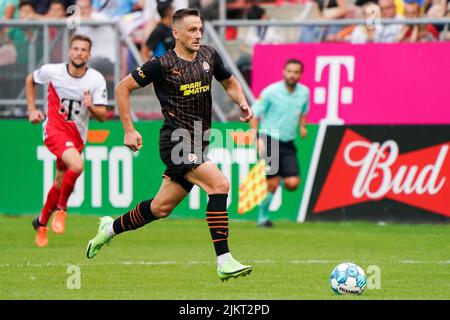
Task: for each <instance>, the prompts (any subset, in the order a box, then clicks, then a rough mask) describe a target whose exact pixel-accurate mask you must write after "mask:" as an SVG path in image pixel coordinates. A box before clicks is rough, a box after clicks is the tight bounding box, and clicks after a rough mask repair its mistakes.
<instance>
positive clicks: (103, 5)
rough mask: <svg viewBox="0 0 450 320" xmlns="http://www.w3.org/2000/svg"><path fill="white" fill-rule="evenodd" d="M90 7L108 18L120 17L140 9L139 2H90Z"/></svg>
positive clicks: (115, 0)
mask: <svg viewBox="0 0 450 320" xmlns="http://www.w3.org/2000/svg"><path fill="white" fill-rule="evenodd" d="M92 6H93V7H94V9H95V10H96V11H99V12H102V13H104V14H106V15H107V16H108V17H110V18H114V17H121V16H124V15H126V14H128V13H131V12H133V11H135V10H138V9H140V6H139V0H108V1H105V0H92Z"/></svg>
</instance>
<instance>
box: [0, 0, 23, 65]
mask: <svg viewBox="0 0 450 320" xmlns="http://www.w3.org/2000/svg"><path fill="white" fill-rule="evenodd" d="M18 16H19V0H1V1H0V20H10V19H14V18H17V17H18ZM13 33H14V28H0V65H7V64H14V63H15V62H16V58H17V50H16V47H15V46H14V44H13V43H12V42H11V40H12V36H13Z"/></svg>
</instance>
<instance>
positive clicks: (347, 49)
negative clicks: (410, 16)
mask: <svg viewBox="0 0 450 320" xmlns="http://www.w3.org/2000/svg"><path fill="white" fill-rule="evenodd" d="M446 57H450V42H446V43H418V44H409V43H405V44H367V45H351V44H289V45H257V46H256V47H255V52H254V59H253V71H252V72H253V73H252V79H253V80H252V89H253V93H254V95H255V97H258V96H259V94H260V92H261V91H262V89H264V87H266V86H267V85H269V84H270V83H273V82H275V81H278V80H281V79H282V70H283V67H284V63H285V62H286V60H288V59H290V58H296V59H300V60H302V61H303V62H304V64H305V70H304V74H303V78H302V80H301V82H302V83H303V84H305V85H307V86H308V87H309V88H310V94H311V105H310V112H309V115H308V121H309V123H318V122H320V121H322V122H325V123H328V124H344V123H345V124H447V123H450V112H449V111H448V110H449V108H450V99H449V97H448V84H449V83H450V72H448V70H450V59H447V58H446ZM268 61H270V68H268V67H267V62H268Z"/></svg>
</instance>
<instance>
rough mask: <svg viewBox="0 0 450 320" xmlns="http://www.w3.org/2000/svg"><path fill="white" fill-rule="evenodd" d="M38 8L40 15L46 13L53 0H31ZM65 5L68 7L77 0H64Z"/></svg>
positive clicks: (37, 11)
mask: <svg viewBox="0 0 450 320" xmlns="http://www.w3.org/2000/svg"><path fill="white" fill-rule="evenodd" d="M30 2H32V3H33V4H34V6H35V8H36V13H37V14H39V15H46V14H47V13H48V11H49V10H50V6H51V4H52V2H53V1H52V0H31V1H30ZM62 2H63V3H64V7H65V8H68V7H69V6H71V5H73V4H75V0H63V1H62Z"/></svg>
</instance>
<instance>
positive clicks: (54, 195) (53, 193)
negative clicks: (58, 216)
mask: <svg viewBox="0 0 450 320" xmlns="http://www.w3.org/2000/svg"><path fill="white" fill-rule="evenodd" d="M60 193H61V189H58V188H57V187H56V186H55V185H54V184H53V186H52V187H51V189H50V191H49V192H48V194H47V200H46V201H45V204H44V207H43V208H42V210H41V214H40V216H39V223H40V224H42V225H47V223H48V220H49V219H50V216H51V215H52V212H53V210H55V209H56V203H57V202H58V200H59V195H60Z"/></svg>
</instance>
